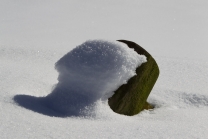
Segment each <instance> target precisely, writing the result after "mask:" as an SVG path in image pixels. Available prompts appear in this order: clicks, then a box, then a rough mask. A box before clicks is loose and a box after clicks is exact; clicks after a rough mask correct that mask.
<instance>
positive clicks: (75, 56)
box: [14, 40, 146, 117]
mask: <svg viewBox="0 0 208 139" xmlns="http://www.w3.org/2000/svg"><path fill="white" fill-rule="evenodd" d="M144 62H146V57H145V56H143V55H138V54H137V53H136V52H135V51H134V50H133V49H130V48H129V47H128V46H126V44H123V43H121V42H111V41H104V40H89V41H86V42H84V43H83V44H81V45H79V46H77V47H76V48H74V49H73V50H72V51H70V52H69V53H67V54H66V55H64V56H63V57H62V58H61V59H60V60H58V62H57V63H56V65H55V68H56V70H57V71H58V73H59V76H58V83H57V85H56V86H55V87H54V89H53V90H52V92H51V93H50V94H48V95H47V96H46V97H33V96H27V95H16V96H15V97H14V100H15V102H16V103H18V104H19V105H21V106H23V107H24V108H27V109H30V110H32V111H35V112H38V113H41V114H44V115H48V116H58V117H66V116H94V115H101V113H102V112H100V111H99V110H98V109H99V107H100V106H103V105H102V104H107V100H108V98H109V97H111V96H112V95H113V92H114V91H115V90H116V89H117V88H118V87H119V86H121V85H122V84H125V83H127V81H128V80H129V79H130V78H131V77H132V76H134V75H136V72H135V71H136V68H137V67H138V66H140V65H141V64H142V63H144ZM105 109H106V108H105ZM109 110H111V109H110V108H109ZM102 115H103V113H102Z"/></svg>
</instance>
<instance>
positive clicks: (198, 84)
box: [0, 0, 208, 139]
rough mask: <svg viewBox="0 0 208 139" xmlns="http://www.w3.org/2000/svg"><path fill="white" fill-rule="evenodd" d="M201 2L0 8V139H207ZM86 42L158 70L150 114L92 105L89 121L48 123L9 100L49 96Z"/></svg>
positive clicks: (10, 4)
mask: <svg viewBox="0 0 208 139" xmlns="http://www.w3.org/2000/svg"><path fill="white" fill-rule="evenodd" d="M207 6H208V2H207V1H205V0H201V1H200V2H199V1H195V0H189V1H186V0H183V1H179V0H177V1H175V0H171V1H165V0H161V1H160V2H158V1H157V2H156V1H148V2H147V1H143V0H141V1H137V0H132V1H128V2H127V1H123V0H122V1H118V0H115V1H113V2H112V1H108V0H107V1H100V0H99V1H98V0H96V1H95V0H92V1H90V2H79V1H65V0H62V1H60V2H57V1H55V0H53V1H47V0H46V1H41V0H37V1H34V2H28V1H26V0H21V1H17V2H16V1H12V0H1V1H0V17H1V19H0V64H1V66H0V112H1V114H0V138H2V139H8V138H9V139H13V138H18V139H22V138H25V139H27V138H32V139H35V138H54V139H55V138H119V139H120V138H150V139H151V138H158V139H161V138H164V139H167V138H170V139H171V138H172V139H175V138H181V139H182V138H187V139H190V138H191V139H195V138H201V139H204V138H207V136H208V128H207V125H208V118H207V115H208V94H207V93H208V92H207V91H208V86H207V84H208V62H207V58H208V51H207V45H208V41H207V36H208V27H207V24H208V11H207ZM88 39H110V40H117V39H127V40H130V41H135V42H136V43H138V44H140V45H141V46H142V47H144V48H145V49H146V50H147V51H148V52H150V54H152V55H153V57H154V58H155V59H156V61H157V63H158V65H159V67H160V71H161V73H160V76H159V79H158V81H157V83H156V85H155V87H154V89H153V90H152V92H151V95H150V97H149V98H148V101H149V102H150V103H153V104H155V105H156V108H155V109H154V110H152V111H143V112H142V113H140V114H138V115H135V116H132V117H128V116H123V115H119V114H116V113H114V112H112V111H111V109H110V108H109V107H108V105H107V104H106V103H103V102H97V109H96V110H94V111H93V112H94V113H96V116H92V117H78V116H77V117H67V118H59V117H50V116H47V115H43V114H39V113H36V112H34V111H32V110H28V109H25V108H24V107H20V106H18V105H17V104H16V103H15V101H14V100H13V97H14V96H16V95H20V94H24V95H30V96H36V97H42V96H46V95H48V94H49V93H51V91H52V89H53V88H54V85H55V84H56V83H57V82H58V80H57V77H58V73H57V72H56V70H55V69H54V64H55V63H56V62H57V61H58V60H59V59H60V58H61V57H62V56H63V55H65V54H66V53H67V52H69V51H70V50H72V49H73V48H75V47H76V46H77V45H79V44H81V43H83V42H84V41H86V40H88Z"/></svg>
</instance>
